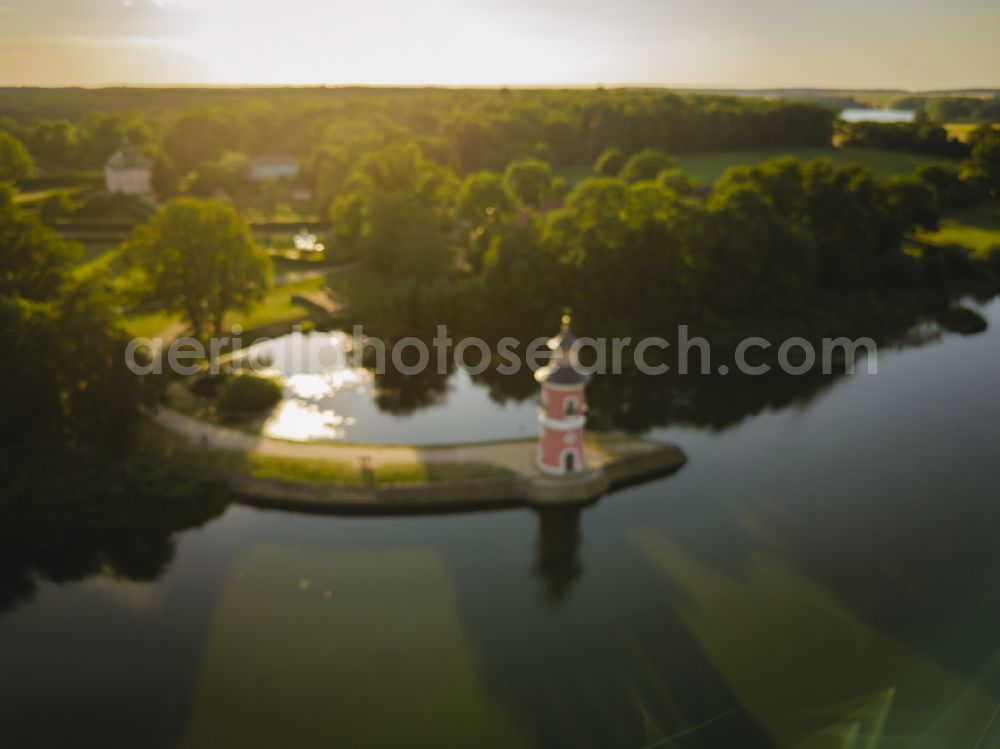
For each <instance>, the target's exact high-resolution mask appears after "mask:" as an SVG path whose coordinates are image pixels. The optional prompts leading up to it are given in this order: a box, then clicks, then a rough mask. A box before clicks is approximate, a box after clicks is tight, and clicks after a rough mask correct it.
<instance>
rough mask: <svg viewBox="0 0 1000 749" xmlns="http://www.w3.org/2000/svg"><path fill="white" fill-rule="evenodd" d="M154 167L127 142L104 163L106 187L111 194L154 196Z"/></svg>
mask: <svg viewBox="0 0 1000 749" xmlns="http://www.w3.org/2000/svg"><path fill="white" fill-rule="evenodd" d="M152 167H153V164H152V162H151V161H150V160H149V159H147V158H146V157H145V156H143V155H142V154H141V153H139V152H138V151H136V150H135V149H134V148H133V147H132V144H131V143H129V142H128V141H127V140H126V141H125V142H124V143H122V147H121V148H119V149H118V150H117V151H115V152H114V153H113V154H111V156H110V157H109V158H108V160H107V161H106V162H105V163H104V186H105V188H106V189H107V191H108V192H109V193H111V194H115V193H121V194H124V195H152V193H153V188H152V185H151V183H150V180H151V178H152V175H153V170H152Z"/></svg>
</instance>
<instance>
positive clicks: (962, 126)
mask: <svg viewBox="0 0 1000 749" xmlns="http://www.w3.org/2000/svg"><path fill="white" fill-rule="evenodd" d="M977 127H980V125H979V124H978V123H975V122H949V123H948V124H947V125H945V126H944V129H945V130H947V131H948V135H950V136H951V137H952V138H958V140H960V141H962V142H963V143H964V142H965V141H967V140H968V139H969V134H970V133H971V132H972V131H973V130H975V129H976V128H977ZM993 127H994V129H1000V124H994V125H993Z"/></svg>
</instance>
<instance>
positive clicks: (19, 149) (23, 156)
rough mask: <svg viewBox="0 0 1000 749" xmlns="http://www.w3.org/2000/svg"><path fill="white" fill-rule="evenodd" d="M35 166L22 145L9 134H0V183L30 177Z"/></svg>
mask: <svg viewBox="0 0 1000 749" xmlns="http://www.w3.org/2000/svg"><path fill="white" fill-rule="evenodd" d="M34 169H35V165H34V163H33V162H32V160H31V156H30V155H29V154H28V149H26V148H25V147H24V144H23V143H22V142H21V141H19V140H18V139H17V138H15V137H14V136H13V135H11V134H10V133H4V132H0V182H16V181H17V180H19V179H24V178H25V177H28V176H30V175H31V173H32V172H33V171H34Z"/></svg>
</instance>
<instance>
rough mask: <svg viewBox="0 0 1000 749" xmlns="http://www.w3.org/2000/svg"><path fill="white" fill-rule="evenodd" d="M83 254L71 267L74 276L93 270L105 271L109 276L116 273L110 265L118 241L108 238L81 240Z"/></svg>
mask: <svg viewBox="0 0 1000 749" xmlns="http://www.w3.org/2000/svg"><path fill="white" fill-rule="evenodd" d="M81 244H82V245H83V254H82V255H81V256H80V259H79V260H78V261H77V264H76V265H75V266H74V267H73V270H72V273H73V277H74V278H83V277H84V276H88V275H90V274H91V273H94V272H102V273H104V272H107V273H108V274H109V275H111V277H114V276H115V275H116V269H114V268H113V267H112V262H113V261H114V259H115V255H116V251H117V250H118V247H119V246H120V243H119V242H113V241H110V240H97V241H86V242H81Z"/></svg>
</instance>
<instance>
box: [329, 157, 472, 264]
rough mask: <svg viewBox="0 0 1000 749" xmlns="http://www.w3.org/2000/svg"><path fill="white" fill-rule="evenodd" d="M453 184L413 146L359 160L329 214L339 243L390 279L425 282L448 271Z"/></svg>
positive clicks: (446, 171)
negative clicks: (411, 278) (413, 277)
mask: <svg viewBox="0 0 1000 749" xmlns="http://www.w3.org/2000/svg"><path fill="white" fill-rule="evenodd" d="M456 186H457V179H456V178H455V175H454V174H453V173H452V172H451V171H450V170H449V169H446V168H445V167H443V166H441V165H440V164H437V163H435V162H433V161H431V160H430V159H428V158H427V157H426V156H424V153H423V151H421V150H420V148H419V147H418V146H417V145H416V144H412V143H408V144H395V145H392V146H387V147H386V148H383V149H380V150H378V151H375V152H372V153H369V154H367V155H365V156H364V157H363V158H361V159H360V160H359V161H358V163H357V165H356V166H355V167H354V169H353V170H352V171H351V176H350V177H348V179H347V184H346V186H345V188H344V190H343V192H342V193H341V195H340V197H338V198H337V199H336V200H335V201H334V202H333V205H332V206H331V208H330V217H331V219H332V220H333V226H334V231H335V232H336V235H337V238H338V241H341V242H343V243H344V244H345V245H346V246H348V247H351V248H355V249H357V250H358V251H359V252H360V253H361V256H362V258H363V259H364V260H365V261H366V262H368V263H370V264H371V265H372V266H374V267H375V268H378V269H379V270H381V271H384V272H386V273H389V274H401V275H409V274H415V275H417V276H419V277H421V278H429V277H432V276H434V275H437V274H438V273H441V272H443V271H445V270H446V269H447V268H449V267H450V266H451V265H452V261H453V259H454V250H453V248H452V247H451V246H450V245H449V242H448V234H447V233H448V230H449V229H450V227H451V223H452V216H451V209H452V206H453V205H454V198H455V190H456Z"/></svg>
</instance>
